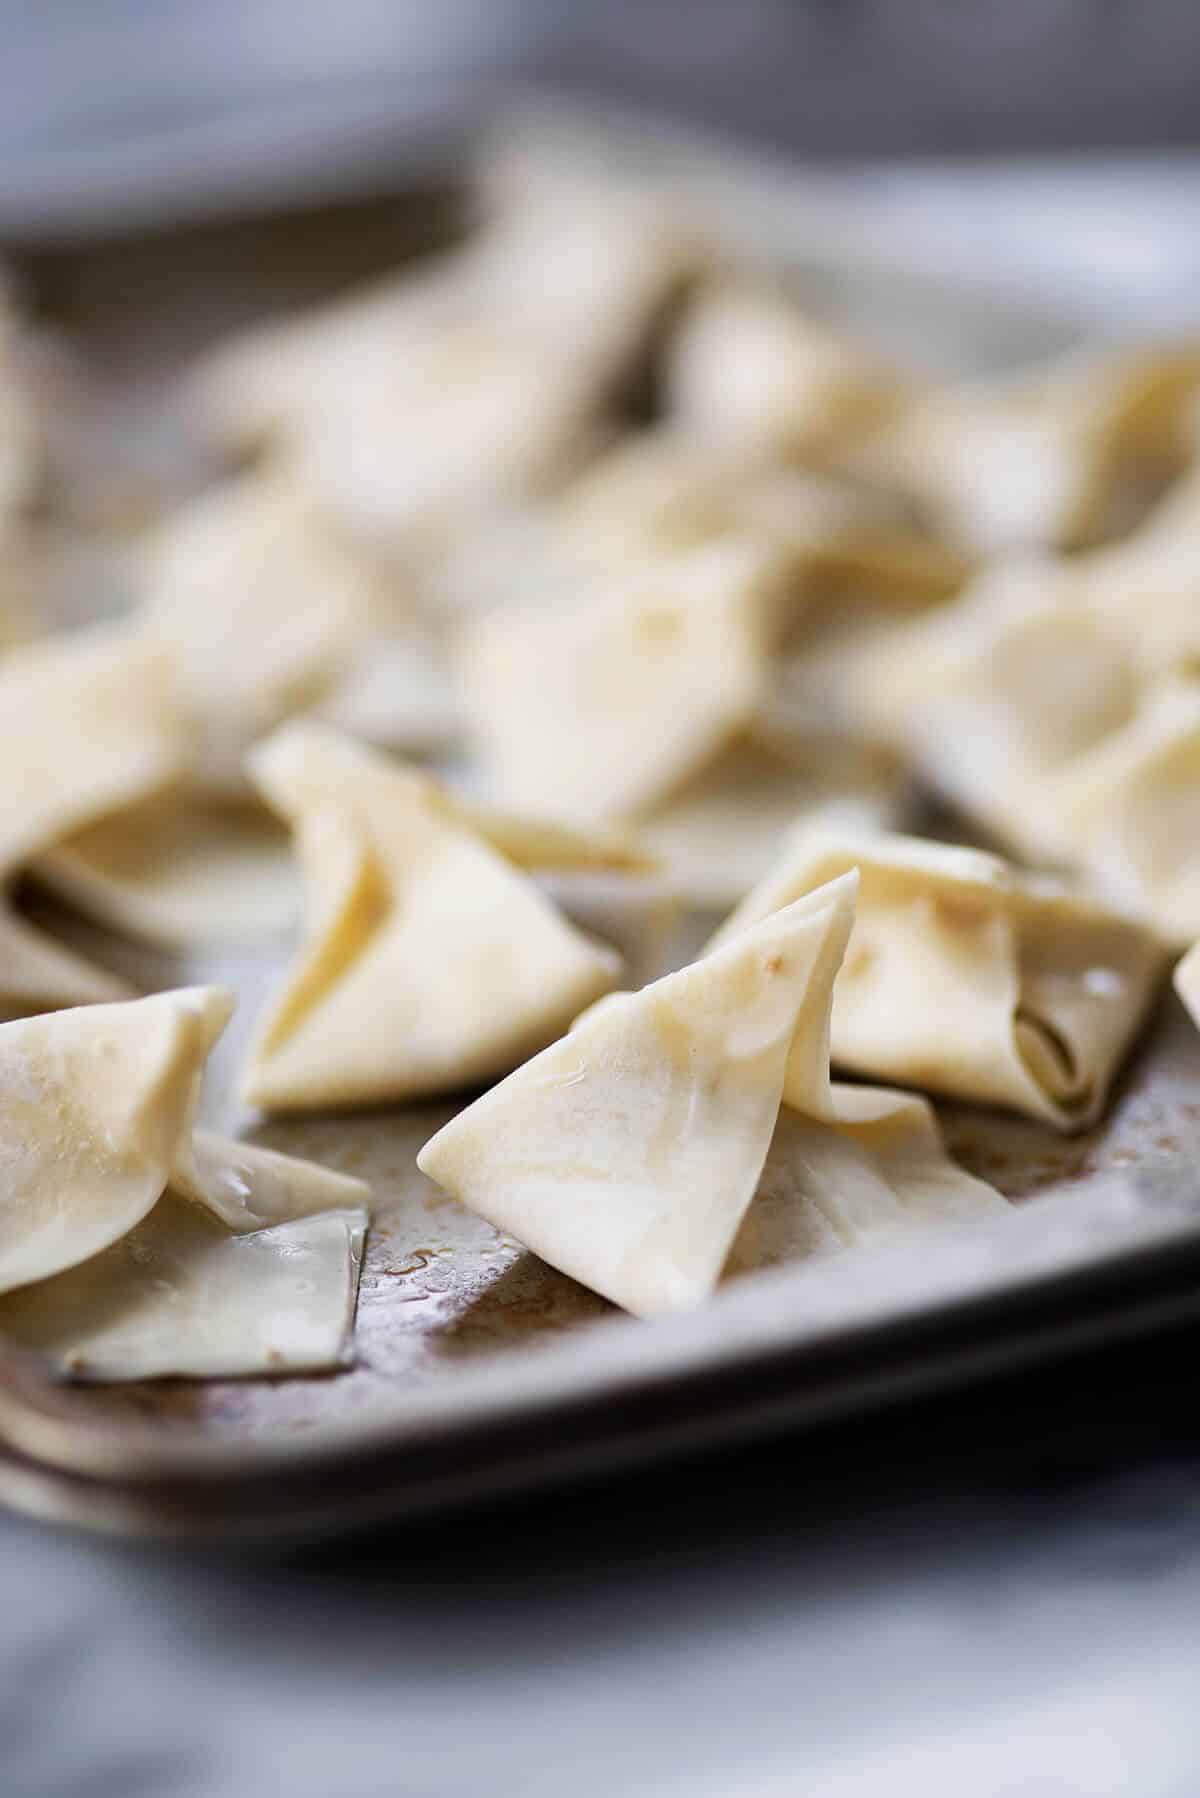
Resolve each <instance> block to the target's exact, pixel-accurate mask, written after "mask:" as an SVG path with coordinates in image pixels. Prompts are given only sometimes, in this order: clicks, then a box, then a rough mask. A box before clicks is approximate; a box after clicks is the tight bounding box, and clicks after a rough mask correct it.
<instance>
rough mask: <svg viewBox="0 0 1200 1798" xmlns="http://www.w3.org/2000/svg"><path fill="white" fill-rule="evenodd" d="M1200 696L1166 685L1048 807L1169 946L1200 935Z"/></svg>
mask: <svg viewBox="0 0 1200 1798" xmlns="http://www.w3.org/2000/svg"><path fill="white" fill-rule="evenodd" d="M1198 791H1200V688H1198V687H1195V686H1193V685H1191V684H1184V683H1180V684H1178V685H1167V686H1164V687H1163V688H1162V689H1161V690H1160V691H1159V692H1158V693H1156V694H1154V695H1152V696H1151V698H1150V699H1149V700H1148V702H1147V703H1146V705H1145V706H1144V707H1143V708H1142V710H1141V711H1140V712H1139V713H1138V714H1137V716H1136V717H1135V718H1133V719H1132V720H1131V721H1130V722H1129V723H1128V724H1126V725H1125V726H1124V727H1123V728H1122V729H1120V730H1115V731H1114V732H1113V733H1112V735H1111V736H1108V737H1106V738H1105V739H1104V740H1103V741H1102V742H1101V743H1099V744H1098V745H1097V746H1096V747H1095V748H1094V749H1092V750H1091V751H1090V753H1088V754H1086V755H1081V756H1080V757H1079V758H1078V759H1077V760H1076V761H1074V762H1072V763H1070V764H1069V765H1068V766H1067V767H1066V768H1064V769H1063V770H1062V772H1061V774H1060V775H1059V777H1058V778H1057V779H1056V780H1055V781H1054V782H1053V783H1052V790H1051V792H1050V794H1049V796H1048V797H1049V802H1050V803H1051V804H1052V805H1053V807H1054V810H1055V813H1056V815H1057V816H1058V818H1059V819H1060V820H1061V823H1062V828H1063V831H1064V833H1065V834H1066V835H1068V836H1069V839H1070V842H1071V845H1072V849H1073V853H1074V857H1075V859H1076V860H1077V862H1078V863H1079V864H1080V866H1081V867H1083V868H1084V869H1086V871H1087V873H1088V874H1089V875H1090V876H1091V878H1092V880H1093V881H1094V882H1095V883H1096V884H1097V885H1098V886H1099V887H1100V888H1101V890H1103V891H1104V892H1106V893H1109V894H1111V895H1112V897H1113V898H1114V900H1116V901H1118V902H1119V903H1120V904H1122V905H1127V906H1129V907H1131V908H1132V909H1133V910H1135V911H1137V912H1139V913H1140V914H1141V915H1142V916H1143V917H1145V918H1147V919H1149V920H1150V922H1151V923H1152V924H1153V925H1154V926H1155V928H1156V929H1157V930H1159V931H1161V933H1162V934H1163V936H1165V937H1167V938H1168V939H1169V940H1170V941H1171V942H1173V943H1178V944H1183V943H1188V942H1191V941H1192V940H1193V939H1194V938H1195V937H1197V936H1200V842H1198V840H1197V833H1196V795H1197V792H1198Z"/></svg>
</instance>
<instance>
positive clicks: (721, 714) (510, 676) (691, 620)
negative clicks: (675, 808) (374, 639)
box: [460, 538, 782, 820]
mask: <svg viewBox="0 0 1200 1798" xmlns="http://www.w3.org/2000/svg"><path fill="white" fill-rule="evenodd" d="M781 572H782V571H781V565H780V563H779V560H778V559H777V558H776V557H775V556H774V555H773V554H772V553H771V552H770V551H768V550H765V549H764V548H763V547H762V546H761V545H759V544H757V543H751V542H747V541H744V540H742V539H734V538H730V539H728V540H723V541H721V542H720V543H717V544H714V545H712V546H709V547H706V548H703V549H699V550H695V551H693V552H691V553H690V554H687V555H680V556H673V557H663V558H662V559H661V560H653V561H649V562H647V563H644V564H641V565H639V567H638V568H637V569H636V570H631V571H629V572H628V573H624V574H622V575H620V576H618V577H616V578H615V579H614V580H613V581H612V583H611V585H609V586H607V587H606V588H605V589H604V591H603V592H602V593H598V594H597V593H589V594H587V595H586V596H584V597H581V598H578V599H575V600H570V599H567V598H564V599H563V600H562V601H561V602H559V601H556V600H553V599H550V600H546V599H542V600H538V601H534V602H531V603H530V604H528V605H524V606H521V607H519V608H518V607H516V606H509V607H506V608H503V609H502V610H501V611H498V612H494V613H490V614H487V615H485V616H483V617H481V618H479V619H477V620H475V621H474V622H473V623H472V624H471V625H470V626H469V627H468V629H467V631H466V633H465V634H464V639H463V643H462V649H461V654H460V675H461V680H462V694H463V706H464V712H465V715H466V719H467V725H468V729H469V730H470V731H471V732H472V733H473V735H474V737H475V740H476V744H477V747H478V749H479V752H480V755H481V757H482V760H483V763H484V767H485V770H486V772H487V775H488V778H489V781H490V783H491V785H492V786H493V787H494V790H495V792H496V794H497V796H498V798H499V799H500V801H501V802H502V803H504V804H508V805H513V806H517V807H522V808H525V809H527V810H529V811H534V812H537V811H544V812H546V813H547V814H549V815H550V816H558V817H562V818H574V819H586V820H593V819H598V818H599V819H604V818H630V817H635V816H637V815H639V814H641V813H644V812H646V811H647V810H649V809H650V808H651V807H652V806H653V805H654V804H655V803H656V802H657V801H658V800H659V799H661V798H663V797H664V796H665V795H666V794H667V793H669V792H670V791H671V790H672V788H674V787H675V786H677V785H678V784H679V783H680V782H682V781H683V780H685V779H687V778H688V777H689V776H690V775H692V774H694V773H695V772H697V770H698V769H699V768H700V767H702V766H703V765H704V764H705V763H706V762H708V761H710V760H711V759H712V758H713V756H714V755H715V754H716V753H718V752H719V751H720V750H722V749H724V748H725V747H726V745H727V744H729V743H730V742H732V741H733V739H734V738H735V737H736V736H737V735H738V733H739V732H740V731H741V730H742V729H744V727H745V726H746V724H747V723H748V721H749V720H750V719H752V718H753V716H754V714H755V710H756V708H757V706H758V704H759V701H760V699H761V696H762V692H763V688H764V682H765V673H764V639H765V628H766V627H765V617H766V614H767V613H768V611H769V610H770V609H771V608H772V607H774V606H775V605H776V604H777V603H778V592H779V587H780V581H781Z"/></svg>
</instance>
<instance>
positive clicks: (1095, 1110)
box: [713, 828, 1165, 1130]
mask: <svg viewBox="0 0 1200 1798" xmlns="http://www.w3.org/2000/svg"><path fill="white" fill-rule="evenodd" d="M851 868H857V869H858V870H859V876H860V886H859V902H858V913H857V918H856V921H855V926H854V930H853V933H852V935H851V937H850V944H849V948H848V949H847V952H846V959H845V962H844V964H843V967H842V971H841V973H840V974H839V976H838V980H837V984H836V986H835V988H834V998H833V1015H832V1025H831V1037H830V1043H831V1051H832V1055H833V1060H834V1062H835V1064H836V1065H838V1066H840V1067H842V1068H845V1069H847V1070H848V1071H850V1072H852V1073H855V1074H861V1075H864V1076H866V1077H867V1078H868V1079H873V1080H887V1081H898V1082H900V1083H901V1084H903V1085H906V1086H916V1087H922V1088H926V1089H928V1090H931V1091H933V1092H937V1093H942V1094H945V1095H947V1096H949V1097H952V1098H958V1099H964V1100H968V1101H972V1102H975V1103H979V1104H985V1105H1005V1106H1010V1107H1013V1108H1015V1109H1017V1110H1019V1111H1023V1112H1026V1113H1028V1114H1029V1115H1030V1116H1031V1117H1037V1118H1044V1119H1045V1120H1046V1121H1047V1122H1048V1123H1051V1124H1054V1125H1055V1126H1056V1127H1057V1128H1059V1129H1063V1130H1073V1129H1079V1128H1082V1127H1083V1126H1085V1125H1087V1124H1089V1123H1092V1122H1094V1120H1095V1119H1096V1118H1097V1117H1098V1116H1099V1115H1100V1113H1101V1111H1102V1110H1103V1107H1104V1104H1105V1100H1106V1098H1107V1094H1108V1090H1109V1087H1110V1085H1111V1083H1112V1080H1113V1078H1114V1076H1115V1074H1116V1072H1117V1070H1118V1069H1119V1067H1120V1065H1121V1062H1122V1061H1123V1059H1124V1057H1125V1055H1126V1054H1127V1052H1128V1050H1129V1047H1130V1044H1131V1042H1132V1040H1133V1038H1134V1036H1135V1035H1136V1033H1137V1031H1138V1029H1139V1028H1140V1026H1141V1024H1142V1023H1143V1021H1144V1020H1145V1017H1146V1014H1147V1012H1148V1010H1149V1007H1150V1005H1151V1003H1152V1002H1153V999H1154V997H1155V994H1156V992H1157V989H1158V984H1159V979H1160V976H1161V974H1162V971H1163V967H1164V962H1165V949H1164V945H1163V944H1162V943H1161V942H1160V941H1159V940H1158V939H1157V938H1156V936H1155V935H1154V933H1153V932H1152V931H1150V930H1148V929H1146V928H1145V927H1144V926H1143V925H1141V924H1139V923H1138V922H1137V921H1136V920H1135V919H1132V918H1129V917H1126V916H1122V915H1121V914H1120V913H1116V912H1113V911H1111V910H1110V909H1109V908H1108V907H1106V906H1103V905H1101V904H1099V903H1098V902H1096V901H1094V900H1091V899H1088V898H1085V897H1082V896H1080V895H1078V894H1073V893H1070V892H1068V891H1067V890H1066V889H1065V888H1063V887H1062V886H1060V885H1059V884H1058V883H1055V882H1051V881H1048V880H1046V879H1045V878H1038V877H1036V876H1023V875H1020V874H1018V873H1017V872H1016V870H1014V869H1013V868H1011V867H1010V866H1009V865H1008V864H1007V863H1005V862H1003V861H1001V860H999V859H998V858H997V857H995V856H991V855H985V854H983V853H981V852H980V851H979V850H975V849H960V848H955V847H951V846H949V845H947V844H943V843H930V842H925V841H922V840H920V839H918V838H915V837H902V836H890V835H883V834H871V833H862V832H858V833H856V832H852V831H851V832H847V831H844V830H843V831H840V832H839V831H831V830H828V829H826V830H822V829H820V828H816V829H810V830H801V831H800V832H798V833H797V835H796V837H795V839H794V840H793V842H792V844H791V845H790V847H789V849H788V850H787V852H786V853H785V855H784V856H783V857H782V858H781V860H780V862H779V864H778V866H777V867H776V868H775V870H774V871H773V872H772V873H771V874H770V875H768V877H767V878H766V879H765V880H764V881H763V882H762V884H761V885H760V886H759V887H758V888H756V889H755V891H754V892H752V893H750V894H749V895H748V896H747V898H746V899H745V900H744V901H743V903H742V905H741V906H740V907H739V908H738V910H737V911H735V912H734V913H733V915H732V916H731V917H730V918H729V919H728V920H727V921H726V923H725V924H724V925H723V926H722V928H721V930H720V931H719V932H718V933H717V935H716V937H715V938H714V939H713V947H714V948H716V947H719V946H722V945H726V944H729V943H731V942H733V941H736V940H737V938H738V936H739V934H740V933H741V932H742V931H744V930H746V929H748V928H750V927H752V926H754V925H756V924H757V923H758V922H759V920H761V919H762V918H764V917H767V916H770V915H771V914H772V913H774V912H776V911H778V910H779V909H780V908H781V907H785V906H788V905H790V904H792V903H794V902H795V901H796V900H797V899H798V898H800V897H801V896H802V895H804V894H806V893H809V892H812V891H814V890H816V889H819V888H821V887H823V886H824V884H825V883H826V882H827V881H829V880H832V879H835V878H837V877H838V876H840V875H842V874H844V873H845V872H846V871H847V870H849V869H851Z"/></svg>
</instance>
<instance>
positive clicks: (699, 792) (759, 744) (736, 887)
mask: <svg viewBox="0 0 1200 1798" xmlns="http://www.w3.org/2000/svg"><path fill="white" fill-rule="evenodd" d="M907 786H908V783H907V779H906V777H905V775H904V771H903V769H902V767H901V764H900V762H899V760H898V759H897V757H896V756H895V755H894V753H892V752H891V751H890V750H888V749H887V748H885V747H883V746H881V745H873V744H870V743H866V742H856V741H854V740H852V739H850V738H845V737H840V738H839V737H835V736H831V735H828V734H826V735H825V736H824V737H823V738H818V737H816V736H815V735H813V736H812V737H810V739H809V740H808V741H806V742H802V743H799V744H796V745H791V744H789V743H787V742H786V741H785V742H783V743H782V744H778V745H776V744H774V743H772V741H771V739H770V737H769V736H766V735H764V736H763V737H758V736H747V737H746V738H744V739H742V740H741V741H739V742H737V743H735V744H734V745H733V746H732V747H731V748H729V749H727V750H726V751H725V753H724V754H723V755H720V756H717V757H716V758H715V760H714V761H713V762H712V763H710V764H709V765H708V766H707V767H705V768H703V769H701V771H700V772H699V773H698V774H696V775H695V776H693V778H692V779H691V780H690V781H685V782H684V783H683V784H682V785H681V786H679V787H678V788H676V789H675V791H674V792H672V793H670V794H668V795H667V797H666V798H665V799H664V800H663V801H662V802H661V803H660V804H659V805H657V806H655V807H654V809H653V810H651V811H650V812H648V813H647V814H646V815H645V816H644V817H643V819H642V820H641V823H640V826H639V834H640V836H641V839H642V840H643V841H644V842H645V843H646V845H647V847H648V848H649V849H650V850H651V851H653V853H654V854H655V855H656V856H657V857H658V858H659V861H660V862H661V864H662V867H663V870H664V874H665V877H666V878H667V880H668V881H669V882H670V884H671V885H672V887H673V888H674V889H675V891H676V892H678V893H679V894H680V896H681V897H682V898H683V899H685V900H686V901H687V902H688V903H689V904H691V905H694V906H697V907H700V908H701V909H706V910H715V911H720V910H723V909H725V908H727V907H728V906H731V905H736V904H737V902H738V900H739V899H741V898H742V897H743V896H744V894H745V893H746V892H747V891H748V890H749V889H750V888H751V887H752V886H754V884H755V882H756V881H758V880H759V879H761V878H762V876H763V875H765V874H766V872H767V871H768V869H769V868H770V867H771V865H772V863H773V862H774V861H775V859H776V857H777V856H778V854H779V846H780V844H781V843H782V842H783V841H784V840H785V839H786V838H787V836H788V835H789V833H790V832H791V831H792V830H794V829H795V828H796V825H797V823H798V821H800V820H802V819H805V818H810V819H813V818H817V817H824V816H828V815H833V816H835V817H840V818H843V819H846V820H848V821H856V822H858V823H859V824H862V825H871V824H876V825H880V826H883V825H888V824H893V823H896V822H898V821H899V820H900V817H901V814H902V812H903V808H904V803H905V799H906V796H907Z"/></svg>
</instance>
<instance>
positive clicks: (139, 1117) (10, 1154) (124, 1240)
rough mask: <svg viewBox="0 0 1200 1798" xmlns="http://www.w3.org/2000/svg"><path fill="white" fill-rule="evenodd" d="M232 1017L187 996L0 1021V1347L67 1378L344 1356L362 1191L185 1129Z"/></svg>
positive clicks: (204, 998)
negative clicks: (16, 1346) (1, 1342)
mask: <svg viewBox="0 0 1200 1798" xmlns="http://www.w3.org/2000/svg"><path fill="white" fill-rule="evenodd" d="M231 1011H232V999H231V997H230V995H229V994H228V993H225V992H222V991H221V990H220V989H217V988H202V987H197V988H186V989H182V990H180V991H177V992H170V993H162V994H156V995H155V996H153V997H152V998H149V999H141V1000H136V1001H133V1002H131V1003H129V1004H123V1005H97V1006H92V1007H89V1008H88V1009H86V1010H82V1011H74V1012H59V1013H55V1014H54V1015H52V1016H50V1017H44V1018H32V1019H26V1020H23V1021H22V1022H20V1023H16V1024H9V1025H5V1026H0V1168H2V1170H3V1175H4V1178H3V1181H2V1183H0V1292H3V1293H5V1295H6V1296H5V1297H4V1298H3V1299H2V1300H0V1334H3V1335H5V1336H7V1337H9V1338H11V1339H13V1340H15V1341H17V1342H19V1343H21V1344H22V1345H24V1346H25V1347H26V1348H29V1349H32V1350H34V1351H36V1352H38V1353H40V1354H42V1355H44V1356H46V1357H48V1358H49V1359H50V1360H51V1361H52V1363H53V1364H54V1365H55V1366H56V1367H57V1368H58V1369H59V1370H60V1371H61V1372H63V1373H65V1374H68V1375H70V1376H72V1377H75V1378H85V1379H124V1380H128V1379H144V1378H155V1377H159V1376H161V1375H165V1374H196V1375H200V1374H212V1375H215V1374H230V1375H235V1374H246V1373H263V1372H266V1373H270V1372H285V1371H286V1372H296V1371H299V1370H302V1369H309V1368H317V1367H327V1366H331V1365H337V1364H338V1363H339V1362H340V1361H341V1360H343V1359H344V1356H345V1350H346V1344H347V1341H348V1338H349V1333H350V1330H351V1328H352V1325H353V1317H354V1304H355V1297H356V1293H357V1287H358V1273H359V1268H360V1265H361V1260H362V1247H363V1240H364V1236H365V1231H366V1226H367V1219H368V1212H367V1201H368V1198H369V1192H368V1188H367V1187H366V1186H365V1185H364V1184H363V1182H362V1181H360V1180H355V1179H352V1178H350V1177H349V1176H347V1175H343V1174H337V1173H333V1172H331V1171H330V1170H329V1169H326V1168H322V1167H319V1166H317V1165H316V1164H314V1163H312V1162H306V1161H301V1160H297V1159H296V1158H294V1157H292V1156H288V1155H281V1154H279V1153H277V1152H275V1151H273V1150H270V1149H265V1148H260V1147H259V1146H257V1145H255V1144H251V1143H239V1142H235V1141H232V1140H229V1139H227V1138H224V1137H222V1136H219V1135H216V1134H215V1133H213V1132H211V1131H207V1130H198V1129H195V1128H194V1117H195V1113H196V1110H197V1108H198V1104H199V1098H200V1087H201V1082H202V1078H203V1071H204V1064H205V1061H206V1059H207V1057H208V1054H209V1052H210V1050H211V1049H212V1046H213V1044H214V1043H215V1041H216V1039H217V1037H218V1036H219V1035H220V1033H221V1031H222V1030H223V1029H224V1027H225V1024H226V1022H227V1021H228V1018H229V1015H230V1013H231Z"/></svg>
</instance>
